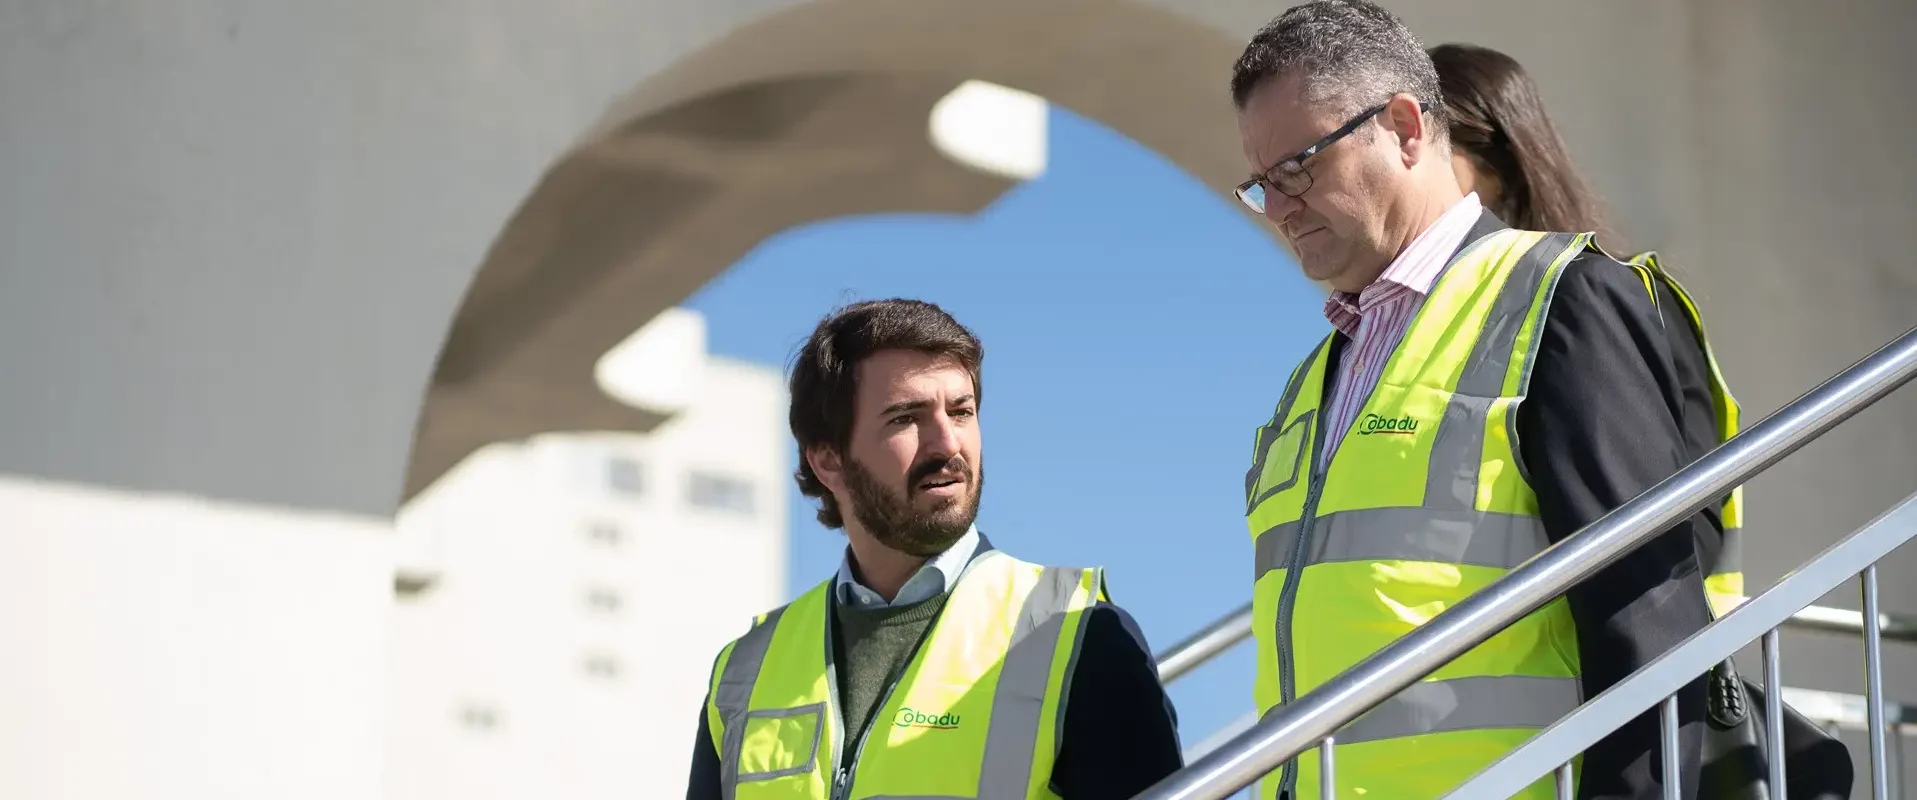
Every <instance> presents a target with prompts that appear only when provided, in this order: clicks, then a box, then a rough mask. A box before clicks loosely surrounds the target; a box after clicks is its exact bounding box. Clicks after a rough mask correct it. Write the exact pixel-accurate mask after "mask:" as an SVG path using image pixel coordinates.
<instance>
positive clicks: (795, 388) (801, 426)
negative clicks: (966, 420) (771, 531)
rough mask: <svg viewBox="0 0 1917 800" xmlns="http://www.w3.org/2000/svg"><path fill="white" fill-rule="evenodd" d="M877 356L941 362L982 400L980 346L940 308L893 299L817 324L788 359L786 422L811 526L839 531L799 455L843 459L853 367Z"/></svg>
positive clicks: (855, 389) (835, 515) (827, 494)
mask: <svg viewBox="0 0 1917 800" xmlns="http://www.w3.org/2000/svg"><path fill="white" fill-rule="evenodd" d="M881 350H916V351H918V352H921V353H926V354H928V355H933V356H939V357H942V358H949V359H951V360H952V361H954V362H956V363H957V364H958V365H959V366H960V367H963V368H964V369H965V371H966V372H967V373H970V374H971V376H972V397H973V401H974V402H982V401H983V400H984V396H985V385H984V383H983V382H982V381H981V380H980V377H979V371H980V367H981V365H982V363H983V362H984V361H985V346H984V345H982V344H980V343H979V340H978V337H976V336H973V335H972V332H971V331H970V330H967V329H966V328H965V326H964V325H960V324H959V322H958V320H955V319H953V318H952V315H950V314H947V313H945V309H942V308H939V307H938V306H936V305H933V304H931V303H927V302H925V301H922V300H908V299H903V298H893V299H890V300H869V301H866V302H862V303H853V304H851V305H848V306H845V307H843V308H839V309H836V310H834V311H833V312H832V313H830V314H827V315H826V317H825V319H823V320H820V321H819V327H818V328H816V329H814V330H813V331H812V338H810V339H808V340H806V343H805V346H804V347H801V348H800V349H799V352H798V355H796V356H795V357H794V358H793V361H792V374H791V380H790V391H791V395H792V406H791V410H790V411H789V412H788V414H787V422H788V423H789V424H790V425H791V426H792V438H794V439H796V440H798V443H799V469H798V472H797V473H796V474H795V475H794V476H793V477H795V478H797V479H798V481H799V492H800V493H801V494H804V495H805V496H806V497H816V498H818V499H819V523H820V524H822V525H824V526H826V527H828V528H838V527H843V526H844V525H845V517H844V515H842V514H841V513H840V510H839V504H838V501H837V500H836V499H834V498H833V497H832V492H831V491H830V490H828V489H826V488H825V484H823V483H821V482H819V476H818V475H816V474H814V473H813V472H812V465H811V464H810V463H808V462H807V461H806V458H805V454H806V451H807V450H810V449H812V448H814V447H818V446H825V447H829V448H831V449H832V450H833V451H835V452H837V453H839V454H840V455H841V456H842V457H849V456H847V455H846V448H847V446H848V445H849V444H850V443H851V440H852V420H853V414H854V410H855V409H854V406H855V404H856V402H857V400H858V395H859V364H860V362H863V361H864V360H865V359H867V358H869V357H871V356H872V354H874V353H877V352H879V351H881Z"/></svg>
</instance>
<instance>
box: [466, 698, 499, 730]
mask: <svg viewBox="0 0 1917 800" xmlns="http://www.w3.org/2000/svg"><path fill="white" fill-rule="evenodd" d="M459 724H460V727H463V728H467V729H469V730H475V731H490V730H492V729H494V728H497V727H499V712H497V711H494V710H493V709H492V708H491V707H488V706H484V705H479V704H468V705H466V706H463V707H461V708H460V709H459Z"/></svg>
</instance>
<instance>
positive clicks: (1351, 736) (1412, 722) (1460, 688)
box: [1265, 675, 1583, 745]
mask: <svg viewBox="0 0 1917 800" xmlns="http://www.w3.org/2000/svg"><path fill="white" fill-rule="evenodd" d="M1581 702H1583V693H1582V690H1580V689H1579V687H1578V680H1577V679H1576V678H1532V677H1524V676H1518V675H1502V676H1482V677H1471V678H1452V679H1451V680H1445V681H1420V682H1418V683H1414V684H1412V685H1410V686H1408V687H1405V690H1404V691H1402V692H1399V693H1398V694H1397V695H1396V696H1394V697H1392V698H1391V699H1390V700H1386V701H1384V702H1383V703H1379V704H1378V706H1377V707H1376V708H1373V709H1371V710H1370V711H1367V712H1365V714H1364V716H1362V717H1359V718H1357V719H1356V720H1353V721H1352V723H1351V724H1350V725H1347V726H1345V727H1344V728H1343V729H1342V730H1340V731H1338V733H1337V734H1336V736H1337V737H1338V738H1337V744H1341V745H1344V744H1359V743H1362V742H1376V741H1382V740H1385V739H1397V738H1400V737H1404V736H1417V735H1420V734H1427V733H1456V732H1459V731H1480V730H1495V729H1510V728H1518V729H1528V728H1544V727H1547V726H1549V725H1551V724H1552V723H1554V722H1557V721H1558V720H1559V719H1561V718H1563V717H1564V716H1565V715H1566V714H1569V713H1571V712H1572V711H1573V710H1575V709H1577V707H1578V704H1579V703H1581ZM1281 708H1284V706H1283V705H1278V706H1273V707H1272V709H1271V710H1270V711H1267V712H1265V716H1267V717H1269V716H1271V715H1272V714H1273V713H1276V712H1277V711H1278V709H1281Z"/></svg>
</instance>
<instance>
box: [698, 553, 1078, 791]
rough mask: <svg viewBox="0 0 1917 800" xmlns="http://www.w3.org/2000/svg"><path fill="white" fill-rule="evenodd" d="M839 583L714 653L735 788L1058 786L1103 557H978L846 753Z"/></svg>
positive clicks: (729, 787) (723, 757)
mask: <svg viewBox="0 0 1917 800" xmlns="http://www.w3.org/2000/svg"><path fill="white" fill-rule="evenodd" d="M831 585H832V582H831V581H826V582H824V583H821V584H820V585H818V586H816V587H814V588H813V589H811V590H810V591H807V592H806V593H805V594H804V595H802V596H800V597H799V599H797V600H794V601H792V602H791V603H790V604H788V605H786V606H784V607H782V608H779V609H776V610H774V611H772V612H769V613H767V614H764V615H761V616H760V617H758V618H757V620H756V621H755V623H754V625H753V627H752V628H751V630H749V631H747V632H746V633H745V635H744V636H741V637H740V638H739V639H738V640H736V641H734V642H732V643H731V644H728V645H726V647H725V649H724V650H722V651H720V653H719V658H718V661H717V663H715V664H714V665H713V669H712V682H711V686H710V689H711V695H710V697H711V699H710V701H709V702H708V703H707V705H706V714H707V719H706V721H707V725H708V726H709V727H710V728H711V731H712V744H713V747H714V748H715V749H716V750H717V752H718V753H719V761H720V784H721V786H722V788H723V793H724V797H725V798H726V800H866V799H867V798H888V797H889V798H900V797H936V798H951V799H952V800H962V799H963V798H977V799H979V800H1001V799H1002V798H1014V799H1015V798H1031V799H1032V800H1036V799H1037V798H1056V797H1057V795H1056V794H1054V793H1053V792H1052V791H1051V789H1050V787H1049V784H1050V781H1051V774H1052V763H1053V760H1054V758H1055V757H1056V755H1057V752H1058V744H1059V743H1058V731H1059V729H1060V725H1061V724H1062V723H1063V722H1064V713H1065V707H1066V689H1067V687H1066V678H1067V673H1068V672H1069V670H1070V669H1071V665H1072V664H1073V663H1074V662H1075V660H1076V659H1077V656H1078V650H1079V646H1080V639H1081V634H1082V631H1083V625H1084V622H1085V620H1086V619H1087V617H1088V615H1087V614H1086V611H1087V610H1088V609H1090V608H1091V607H1092V606H1093V604H1094V603H1096V602H1097V601H1098V600H1099V599H1101V598H1102V597H1103V596H1104V574H1103V572H1102V571H1101V570H1099V569H1096V568H1092V569H1069V568H1060V567H1041V566H1037V565H1034V564H1027V563H1025V562H1022V561H1019V560H1017V559H1014V558H1012V557H1011V556H1007V555H1005V554H1003V553H1000V552H998V551H996V550H992V551H987V552H986V553H983V554H981V555H979V556H978V557H977V558H975V559H973V561H972V563H971V564H969V565H968V566H967V567H966V568H965V570H964V571H963V572H962V573H961V575H960V577H959V579H958V582H957V584H956V585H955V586H954V587H953V588H952V591H951V596H950V597H949V598H948V599H947V600H946V603H945V607H944V608H943V609H942V610H941V611H940V612H939V616H938V618H937V619H935V620H934V621H933V622H932V625H931V627H930V629H929V630H928V631H927V633H926V638H925V639H924V640H923V641H922V642H920V644H919V647H918V649H917V650H916V651H915V652H914V653H913V654H912V658H911V660H910V661H909V662H908V664H907V666H906V668H905V670H904V671H903V672H902V673H901V674H900V676H899V678H898V680H897V682H896V683H894V684H893V685H892V686H891V687H889V688H888V689H887V690H886V693H885V694H884V695H883V696H882V697H883V699H882V701H881V705H880V707H879V709H878V711H877V712H876V713H875V714H874V715H873V718H872V722H871V726H870V729H869V731H868V732H867V733H866V734H865V737H864V739H863V740H862V741H859V742H855V743H854V744H853V749H852V751H851V752H852V754H853V756H852V759H851V761H850V763H845V764H841V763H840V758H839V756H840V753H841V751H842V745H843V744H844V737H846V736H848V735H854V734H856V731H854V732H850V733H848V732H847V731H846V724H845V722H844V718H843V714H842V712H841V710H840V703H839V697H838V687H837V676H836V673H835V670H834V668H833V667H832V663H831V657H830V655H829V654H830V653H831V651H832V639H831V638H830V637H831V636H832V633H831V629H830V628H831V625H832V622H831V618H832V609H831V603H832V599H831V594H830V590H831Z"/></svg>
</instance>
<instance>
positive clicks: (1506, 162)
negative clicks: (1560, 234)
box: [1431, 44, 1622, 248]
mask: <svg viewBox="0 0 1917 800" xmlns="http://www.w3.org/2000/svg"><path fill="white" fill-rule="evenodd" d="M1431 60H1432V62H1433V63H1434V64H1436V65H1437V68H1438V80H1439V81H1440V83H1442V85H1443V87H1444V97H1445V105H1446V107H1447V108H1449V110H1450V112H1451V120H1450V121H1451V142H1452V144H1453V145H1454V146H1456V147H1458V148H1459V149H1461V150H1463V151H1464V154H1465V156H1466V157H1467V158H1470V159H1472V160H1473V161H1474V162H1476V163H1477V165H1478V166H1479V167H1480V168H1481V169H1484V170H1485V171H1487V172H1490V173H1491V174H1493V175H1496V176H1497V179H1498V183H1499V184H1500V185H1501V194H1500V197H1499V198H1498V202H1497V203H1496V204H1494V205H1492V206H1491V210H1492V211H1493V212H1494V213H1496V214H1497V215H1498V216H1499V217H1501V218H1503V219H1504V221H1505V222H1508V223H1510V224H1511V225H1514V226H1516V227H1518V228H1521V229H1524V230H1534V231H1567V232H1582V231H1594V232H1596V233H1597V234H1598V238H1599V239H1600V240H1602V241H1603V242H1604V243H1605V244H1606V245H1607V246H1609V247H1612V248H1617V247H1620V246H1621V244H1622V243H1621V242H1620V241H1619V237H1618V235H1617V232H1616V231H1615V230H1613V229H1612V227H1611V221H1610V218H1609V215H1607V214H1606V213H1605V210H1604V207H1603V202H1602V201H1601V200H1600V199H1599V198H1598V195H1597V192H1596V191H1594V190H1592V188H1591V185H1590V184H1588V183H1586V182H1585V180H1584V176H1583V175H1581V174H1579V173H1578V170H1577V166H1576V165H1575V164H1573V163H1572V161H1571V154H1570V150H1569V149H1568V148H1566V147H1565V145H1564V139H1563V137H1560V136H1559V135H1558V129H1557V126H1555V125H1553V124H1551V117H1550V115H1549V114H1547V113H1545V110H1544V100H1543V98H1542V97H1541V96H1539V94H1538V87H1537V85H1536V84H1534V83H1532V82H1531V76H1530V75H1528V74H1526V73H1525V71H1524V67H1523V66H1522V65H1520V64H1519V63H1518V62H1517V59H1514V58H1512V57H1510V56H1508V55H1505V54H1503V53H1500V52H1498V51H1496V50H1493V49H1491V48H1488V47H1480V46H1477V45H1469V44H1443V45H1439V46H1437V47H1433V48H1431Z"/></svg>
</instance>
